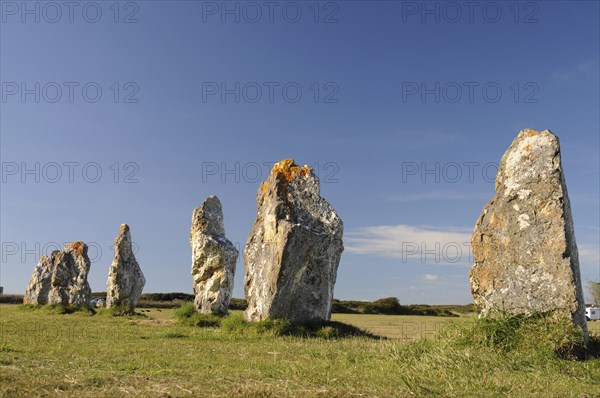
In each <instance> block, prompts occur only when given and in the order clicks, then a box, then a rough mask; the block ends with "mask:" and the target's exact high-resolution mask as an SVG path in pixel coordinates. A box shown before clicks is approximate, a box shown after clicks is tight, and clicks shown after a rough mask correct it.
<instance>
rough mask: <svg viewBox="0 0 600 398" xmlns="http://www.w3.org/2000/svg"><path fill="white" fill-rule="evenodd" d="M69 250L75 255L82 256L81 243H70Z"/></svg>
mask: <svg viewBox="0 0 600 398" xmlns="http://www.w3.org/2000/svg"><path fill="white" fill-rule="evenodd" d="M71 249H72V250H74V251H76V252H77V255H79V256H83V242H82V241H77V242H73V243H71Z"/></svg>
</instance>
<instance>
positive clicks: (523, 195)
mask: <svg viewBox="0 0 600 398" xmlns="http://www.w3.org/2000/svg"><path fill="white" fill-rule="evenodd" d="M530 193H531V190H529V189H519V192H517V195H518V196H519V199H527V198H528V197H529V194H530Z"/></svg>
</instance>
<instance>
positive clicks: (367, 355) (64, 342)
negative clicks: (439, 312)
mask: <svg viewBox="0 0 600 398" xmlns="http://www.w3.org/2000/svg"><path fill="white" fill-rule="evenodd" d="M143 314H144V315H146V317H128V318H126V317H113V316H110V315H107V314H104V315H100V314H98V315H94V316H90V315H86V314H82V313H75V314H69V315H58V314H49V313H45V312H43V311H23V310H19V309H18V306H16V305H8V304H4V305H0V326H1V329H0V331H1V342H0V396H2V397H11V396H19V397H20V396H27V397H32V396H61V397H62V396H67V397H98V396H119V397H120V396H150V397H169V396H171V397H175V396H215V397H230V396H261V397H286V396H290V397H291V396H322V397H352V396H362V397H392V396H399V397H414V396H445V397H497V396H510V397H600V360H599V359H593V360H587V361H570V360H564V359H558V358H556V357H553V356H549V355H547V354H546V353H537V352H533V351H529V350H527V349H523V350H513V351H509V352H503V351H501V350H494V349H489V348H486V347H479V346H472V347H470V346H468V345H467V346H456V345H454V344H450V343H449V342H448V340H444V339H440V338H436V337H435V336H436V332H437V331H438V330H440V329H441V328H442V325H443V324H446V323H447V322H456V323H460V324H467V323H469V322H472V318H469V317H464V318H463V317H461V318H440V317H421V316H393V315H390V316H386V315H359V314H336V315H335V316H334V320H337V321H340V322H345V323H349V324H353V325H355V326H358V327H360V328H363V329H366V330H369V331H370V332H372V333H376V334H380V335H384V336H387V337H389V339H372V338H367V337H351V338H340V339H323V338H300V337H292V336H283V337H273V336H268V335H265V336H261V335H231V334H226V333H222V332H221V331H220V330H218V329H215V328H199V327H193V326H182V325H179V324H177V323H175V322H174V321H173V310H168V309H163V310H156V309H149V310H144V312H143ZM590 325H591V330H593V331H594V333H599V332H600V322H594V323H591V324H590Z"/></svg>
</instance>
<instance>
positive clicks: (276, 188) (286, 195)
mask: <svg viewBox="0 0 600 398" xmlns="http://www.w3.org/2000/svg"><path fill="white" fill-rule="evenodd" d="M256 200H257V203H258V211H257V216H256V220H255V222H254V226H253V227H252V231H251V233H250V236H249V237H248V241H247V243H246V247H245V253H244V264H245V270H246V278H245V286H244V288H245V291H246V300H247V301H248V308H247V309H246V312H245V314H244V316H245V318H246V319H247V320H249V321H260V320H264V319H267V318H288V319H289V320H290V321H292V322H296V323H300V322H307V321H318V320H329V319H330V317H331V305H332V301H333V289H334V285H335V280H336V276H337V269H338V265H339V262H340V256H341V254H342V251H343V250H344V246H343V243H342V235H343V223H342V220H341V219H340V217H339V216H338V214H337V213H336V212H335V210H334V209H333V207H331V205H330V204H329V203H327V201H326V200H325V199H323V198H322V197H321V195H320V186H319V179H318V178H317V176H316V175H315V174H314V173H313V171H312V169H310V168H309V167H308V166H304V167H299V166H297V165H296V164H295V163H294V161H293V160H292V159H286V160H282V161H281V162H279V163H276V164H275V165H274V167H273V170H272V171H271V173H270V174H269V177H268V178H267V180H266V181H265V182H264V183H263V184H262V185H261V186H260V188H259V190H258V194H257V199H256Z"/></svg>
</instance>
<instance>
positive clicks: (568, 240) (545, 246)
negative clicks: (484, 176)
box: [469, 129, 587, 336]
mask: <svg viewBox="0 0 600 398" xmlns="http://www.w3.org/2000/svg"><path fill="white" fill-rule="evenodd" d="M560 156H561V155H560V146H559V141H558V138H557V137H556V136H555V135H554V134H553V133H551V132H550V131H548V130H546V131H543V132H541V133H539V132H537V131H534V130H528V129H527V130H523V131H521V132H520V133H519V135H518V136H517V138H516V139H515V140H514V141H513V142H512V144H511V146H510V147H509V148H508V150H507V151H506V153H505V154H504V156H503V157H502V160H501V162H500V166H499V169H498V175H497V177H496V195H495V196H494V197H493V198H492V200H490V202H489V203H488V204H487V205H486V206H485V207H484V208H483V212H482V213H481V216H480V217H479V219H478V220H477V223H476V225H475V231H474V233H473V237H472V239H471V246H472V248H473V254H474V258H475V264H474V265H473V267H472V268H471V271H470V273H469V279H470V282H471V292H472V294H473V298H474V300H475V304H476V305H477V307H478V308H479V310H480V312H481V315H482V316H494V314H496V313H499V312H503V313H509V314H533V313H538V312H542V313H547V312H553V313H555V314H557V315H563V316H566V317H568V318H569V319H571V320H572V322H573V323H574V324H575V325H578V326H581V328H582V329H583V331H584V333H585V335H586V336H587V324H586V320H585V301H584V299H583V290H582V287H581V276H580V272H579V259H578V253H577V244H576V243H575V234H574V232H573V219H572V217H571V206H570V202H569V196H568V194H567V186H566V184H565V178H564V175H563V169H562V165H561V157H560Z"/></svg>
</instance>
